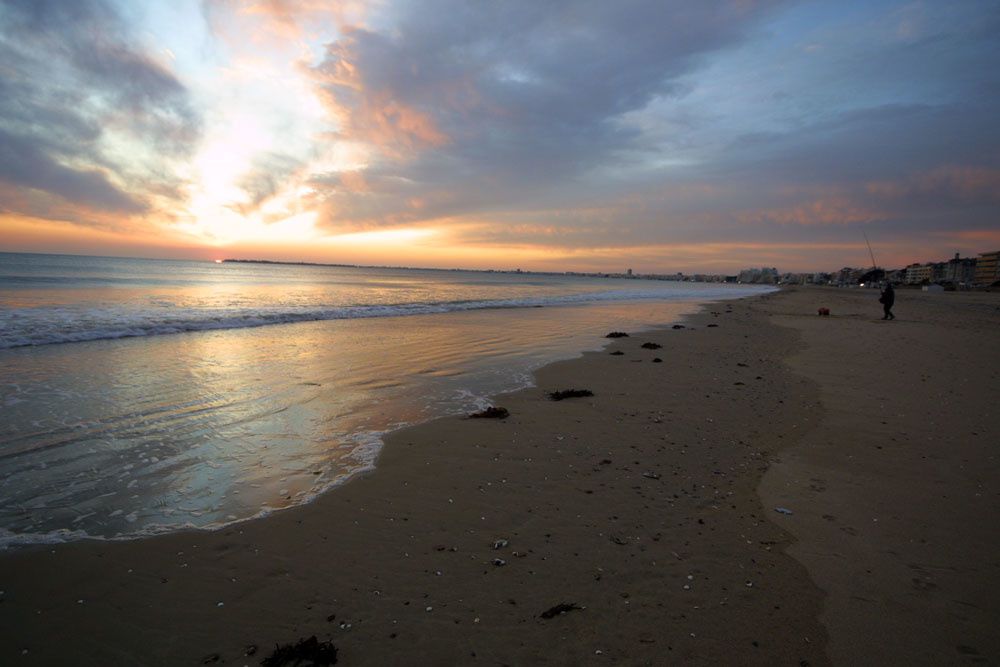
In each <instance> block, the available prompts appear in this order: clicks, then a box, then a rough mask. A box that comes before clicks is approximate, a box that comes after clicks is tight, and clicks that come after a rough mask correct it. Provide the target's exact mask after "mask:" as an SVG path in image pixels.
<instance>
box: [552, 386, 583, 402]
mask: <svg viewBox="0 0 1000 667" xmlns="http://www.w3.org/2000/svg"><path fill="white" fill-rule="evenodd" d="M593 395H594V392H592V391H590V390H589V389H563V390H562V391H553V392H550V393H549V400H552V401H561V400H563V399H564V398H581V397H583V396H593Z"/></svg>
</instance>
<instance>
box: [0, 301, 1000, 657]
mask: <svg viewBox="0 0 1000 667" xmlns="http://www.w3.org/2000/svg"><path fill="white" fill-rule="evenodd" d="M996 296H997V295H990V294H987V295H972V296H969V295H957V294H944V295H926V294H913V293H908V292H904V293H900V295H899V297H898V302H897V307H896V311H897V315H898V316H899V319H898V320H896V321H895V322H889V323H884V322H880V321H878V320H877V317H878V316H879V315H880V308H879V307H878V304H877V303H876V302H875V298H876V297H875V294H874V293H872V292H856V291H835V290H804V289H803V290H794V291H787V292H783V293H780V294H774V295H770V296H766V297H761V298H756V299H750V300H743V301H738V302H728V303H719V304H712V305H710V306H709V307H707V308H706V310H705V312H704V313H703V314H700V315H697V316H694V317H692V318H689V319H688V320H687V321H686V322H685V324H686V327H685V328H683V329H676V330H675V329H664V330H661V331H655V332H648V333H643V334H639V333H637V332H632V334H633V335H632V336H630V337H628V338H622V339H618V340H616V341H613V342H611V343H610V345H609V347H608V348H607V349H606V350H604V351H602V352H595V353H587V354H585V355H584V356H583V357H582V358H580V359H575V360H571V361H566V362H560V363H557V364H554V365H551V366H548V367H546V368H544V369H542V370H541V371H540V372H539V373H538V374H537V387H536V388H532V389H528V390H524V391H521V392H518V393H516V394H512V395H506V396H501V397H497V400H496V404H497V405H501V406H503V407H505V408H507V409H508V410H509V411H510V416H509V417H508V418H507V419H504V420H494V419H474V420H473V419H461V418H446V419H442V420H438V421H435V422H432V423H429V424H425V425H422V426H418V427H415V428H411V429H407V430H405V431H400V432H398V433H396V434H394V435H393V436H391V437H390V438H389V439H388V442H387V444H386V447H385V449H384V451H383V453H382V455H381V457H380V459H379V462H378V464H377V469H376V471H375V472H374V473H371V474H368V475H366V476H364V477H362V478H359V479H356V480H354V481H352V482H351V483H349V484H347V485H345V486H344V487H342V488H340V489H337V490H334V491H332V492H330V493H328V494H326V495H325V496H323V497H322V498H320V499H318V500H317V501H316V502H314V503H312V504H310V505H308V506H305V507H300V508H296V509H292V510H287V511H284V512H280V513H277V514H275V515H273V516H271V517H268V518H266V519H263V520H259V521H253V522H247V523H244V524H240V525H237V526H233V527H230V528H227V529H225V530H221V531H218V532H214V533H205V532H187V533H179V534H174V535H168V536H162V537H158V538H151V539H146V540H141V541H133V542H125V543H100V542H88V543H75V544H68V545H58V546H53V547H33V548H28V549H20V550H17V551H13V552H7V553H4V554H0V590H3V593H2V595H0V627H2V628H3V630H2V632H0V660H2V662H3V663H4V664H64V663H66V662H68V661H69V662H73V663H74V664H93V665H108V664H122V665H132V664H150V665H158V664H163V665H184V664H192V665H197V664H234V665H242V664H259V662H260V661H261V659H262V658H264V657H266V656H267V655H268V654H269V653H270V652H271V650H273V648H274V646H275V645H276V644H285V643H289V642H295V641H296V640H298V639H300V638H304V637H309V636H312V635H316V636H317V637H318V638H319V639H320V640H322V641H325V640H332V642H333V643H334V644H335V645H336V646H337V648H338V649H339V655H340V661H341V663H342V664H370V665H381V664H478V663H482V664H535V663H548V664H570V663H581V662H587V663H594V664H601V663H605V664H669V663H677V664H718V663H724V664H733V663H740V664H799V665H801V664H809V665H822V664H828V663H829V662H830V661H831V659H832V661H833V662H835V663H837V664H853V663H858V662H867V663H869V664H874V663H883V664H885V663H886V662H914V661H924V662H935V663H940V662H954V661H960V660H968V659H970V658H971V659H977V658H981V659H987V660H990V661H996V660H997V659H998V657H1000V653H998V646H997V639H996V638H995V633H993V632H991V631H990V630H991V629H992V628H993V627H994V626H995V625H996V622H997V620H1000V614H998V610H997V603H996V595H995V592H996V591H997V590H1000V587H998V585H997V584H998V573H1000V568H998V565H997V556H996V554H997V553H1000V549H998V547H1000V544H998V541H1000V540H998V535H997V533H998V531H997V530H996V529H995V528H994V527H993V523H994V521H993V520H992V514H995V511H991V510H994V509H995V507H996V506H997V504H996V500H997V481H998V476H1000V473H998V468H997V464H996V458H995V454H994V452H993V451H992V449H991V447H990V445H991V444H992V445H995V443H996V442H997V441H998V440H1000V428H998V417H997V416H996V415H997V413H996V412H995V411H991V409H992V407H993V405H992V404H994V403H995V402H996V397H997V395H998V392H997V388H998V383H997V373H998V371H997V364H996V360H997V353H996V344H995V340H996V339H995V332H996V330H997V324H998V322H1000V310H997V306H998V305H1000V299H996V298H995V297H996ZM820 301H822V303H820ZM819 305H824V306H827V307H830V308H831V309H832V310H833V313H834V316H833V317H831V318H817V317H816V316H815V315H814V313H815V308H816V307H818V306H819ZM917 312H919V313H920V314H919V315H915V314H914V313H917ZM709 325H717V326H709ZM612 329H614V326H613V325H611V324H609V327H608V330H609V331H610V330H612ZM885 338H890V342H891V344H890V345H886V344H885V342H886V341H885V340H884V339H885ZM870 339H879V340H878V342H877V343H875V342H872V341H871V340H870ZM647 342H651V343H656V344H659V345H662V348H660V349H644V348H642V347H641V345H642V344H643V343H647ZM614 351H621V352H623V354H621V355H612V354H610V353H611V352H614ZM655 358H659V359H661V360H662V362H661V363H656V362H654V361H653V360H654V359H655ZM928 383H929V384H928ZM918 384H919V387H918V386H917V385H918ZM928 386H929V387H932V388H933V391H926V389H927V387H928ZM569 388H578V389H589V390H591V391H592V392H593V394H594V395H593V396H592V397H583V398H573V399H567V400H564V401H559V402H553V401H550V400H548V399H547V396H546V394H547V392H550V391H554V390H560V389H569ZM918 388H919V389H920V390H918ZM872 392H875V395H873V393H872ZM946 399H947V402H943V401H945V400H946ZM881 421H885V422H886V423H884V424H883V423H880V422H881ZM973 433H975V435H972V434H973ZM893 438H895V440H893ZM890 443H891V444H890ZM879 446H881V447H882V449H878V447H879ZM762 480H763V481H762ZM759 494H760V495H759ZM761 498H763V501H762V500H761ZM779 506H780V507H784V508H788V509H790V510H791V511H792V512H793V513H792V514H782V513H778V512H775V511H774V508H775V507H779ZM826 517H833V518H832V519H831V518H826ZM872 519H879V521H877V522H876V521H873V520H872ZM852 531H853V532H852ZM495 546H496V547H497V548H494V547H495ZM868 570H870V571H871V572H870V573H868V572H867V571H868ZM560 604H567V605H575V606H577V607H579V609H573V610H570V611H568V612H566V613H564V614H560V615H556V616H554V617H552V618H543V617H542V614H543V612H545V611H546V610H549V609H551V608H552V607H555V606H557V605H560ZM889 633H891V635H890V634H889ZM248 653H249V654H250V655H247V654H248Z"/></svg>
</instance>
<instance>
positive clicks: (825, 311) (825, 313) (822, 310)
mask: <svg viewBox="0 0 1000 667" xmlns="http://www.w3.org/2000/svg"><path fill="white" fill-rule="evenodd" d="M816 313H817V314H818V315H819V316H820V317H830V309H829V308H817V309H816Z"/></svg>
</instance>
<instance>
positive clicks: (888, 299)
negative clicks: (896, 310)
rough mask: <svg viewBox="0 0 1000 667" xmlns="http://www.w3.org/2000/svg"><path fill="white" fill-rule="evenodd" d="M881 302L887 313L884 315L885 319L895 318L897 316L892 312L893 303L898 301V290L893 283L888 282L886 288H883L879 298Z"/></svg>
mask: <svg viewBox="0 0 1000 667" xmlns="http://www.w3.org/2000/svg"><path fill="white" fill-rule="evenodd" d="M878 300H879V303H881V304H882V311H883V312H884V313H885V314H884V315H883V316H882V319H883V320H894V319H896V316H895V315H893V314H892V304H894V303H896V292H894V291H893V289H892V283H888V284H887V285H886V286H885V289H884V290H882V295H881V296H880V297H879V298H878Z"/></svg>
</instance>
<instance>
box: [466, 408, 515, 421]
mask: <svg viewBox="0 0 1000 667" xmlns="http://www.w3.org/2000/svg"><path fill="white" fill-rule="evenodd" d="M509 416H510V411H509V410H508V409H507V408H498V407H494V406H492V405H491V406H490V407H488V408H486V409H485V410H483V411H482V412H473V413H472V414H471V415H469V419H506V418H507V417H509Z"/></svg>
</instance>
